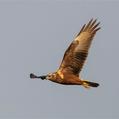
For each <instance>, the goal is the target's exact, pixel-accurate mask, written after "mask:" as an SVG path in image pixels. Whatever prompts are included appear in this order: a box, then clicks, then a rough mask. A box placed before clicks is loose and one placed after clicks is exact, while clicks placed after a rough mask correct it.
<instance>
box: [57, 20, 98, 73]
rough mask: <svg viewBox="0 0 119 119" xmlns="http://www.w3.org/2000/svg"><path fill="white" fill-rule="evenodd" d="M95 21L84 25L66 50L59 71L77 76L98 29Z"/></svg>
mask: <svg viewBox="0 0 119 119" xmlns="http://www.w3.org/2000/svg"><path fill="white" fill-rule="evenodd" d="M96 21H97V20H93V19H91V20H90V21H89V23H88V24H87V25H86V24H85V25H84V26H83V27H82V29H81V30H80V32H79V33H78V35H77V36H76V38H75V39H74V41H73V42H72V43H71V45H70V46H69V47H68V49H67V50H66V52H65V54H64V57H63V60H62V63H61V65H60V67H59V70H60V71H65V72H70V73H73V74H75V75H79V73H80V71H81V69H82V67H83V65H84V62H85V60H86V57H87V55H88V50H89V47H90V45H91V42H92V39H93V37H94V36H95V34H96V32H97V31H98V30H99V29H100V27H98V25H99V24H100V23H99V22H98V23H96Z"/></svg>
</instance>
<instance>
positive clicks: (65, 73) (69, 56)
mask: <svg viewBox="0 0 119 119" xmlns="http://www.w3.org/2000/svg"><path fill="white" fill-rule="evenodd" d="M99 24H100V22H98V23H97V20H93V19H91V20H90V21H89V22H88V24H84V25H83V27H82V28H81V30H80V32H79V33H78V34H77V36H76V37H75V39H74V40H73V42H72V43H71V44H70V46H69V47H68V49H67V50H66V52H65V54H64V57H63V60H62V62H61V65H60V67H59V68H58V70H57V71H56V72H54V73H49V74H47V75H43V76H36V75H35V74H33V73H31V74H30V78H32V79H34V78H41V79H42V80H44V79H46V80H50V81H53V82H56V83H59V84H64V85H82V86H84V87H85V88H89V87H98V86H99V84H98V83H95V82H90V81H87V80H83V79H82V78H81V77H80V76H79V73H80V72H81V69H82V67H83V65H84V63H85V60H86V58H87V56H88V50H89V48H90V45H91V42H92V40H93V37H94V36H95V34H96V32H97V31H98V30H99V29H100V27H98V26H99Z"/></svg>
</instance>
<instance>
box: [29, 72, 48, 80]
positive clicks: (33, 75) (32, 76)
mask: <svg viewBox="0 0 119 119" xmlns="http://www.w3.org/2000/svg"><path fill="white" fill-rule="evenodd" d="M30 78H31V79H34V78H41V79H42V80H44V79H45V78H46V76H36V75H35V74H33V73H31V74H30Z"/></svg>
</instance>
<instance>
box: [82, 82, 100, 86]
mask: <svg viewBox="0 0 119 119" xmlns="http://www.w3.org/2000/svg"><path fill="white" fill-rule="evenodd" d="M83 82H84V83H86V84H87V85H88V86H91V87H98V86H99V84H98V83H95V82H90V81H83Z"/></svg>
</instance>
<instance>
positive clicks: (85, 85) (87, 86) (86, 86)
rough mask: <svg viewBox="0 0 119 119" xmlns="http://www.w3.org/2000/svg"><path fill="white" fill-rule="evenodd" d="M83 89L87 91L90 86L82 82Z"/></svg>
mask: <svg viewBox="0 0 119 119" xmlns="http://www.w3.org/2000/svg"><path fill="white" fill-rule="evenodd" d="M82 85H83V86H84V87H85V88H87V89H89V88H90V86H89V85H88V84H87V83H86V82H83V84H82Z"/></svg>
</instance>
